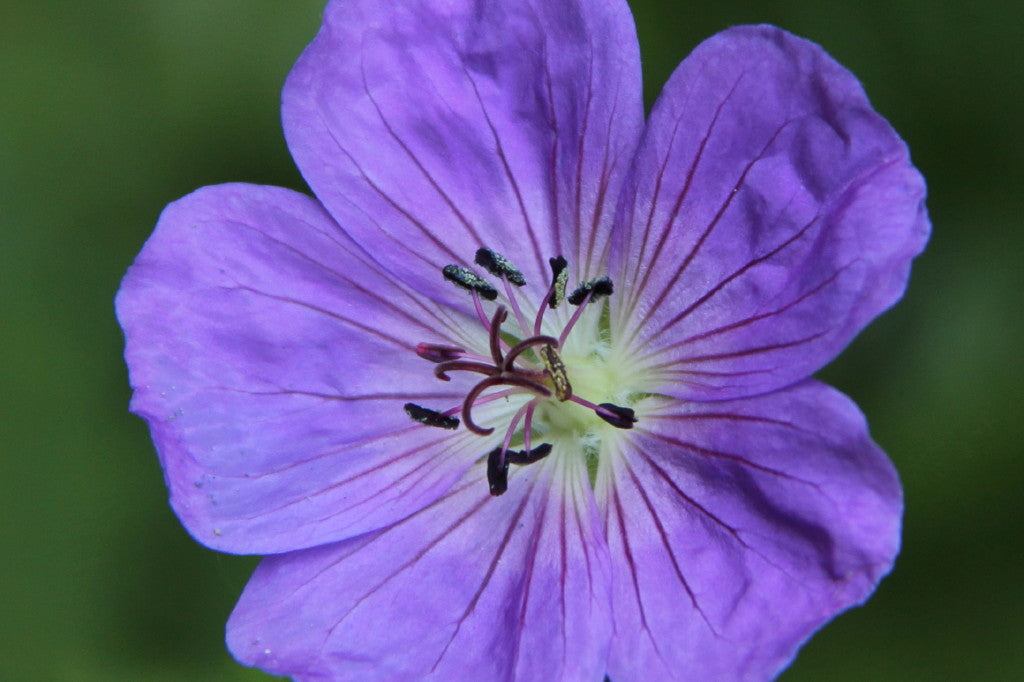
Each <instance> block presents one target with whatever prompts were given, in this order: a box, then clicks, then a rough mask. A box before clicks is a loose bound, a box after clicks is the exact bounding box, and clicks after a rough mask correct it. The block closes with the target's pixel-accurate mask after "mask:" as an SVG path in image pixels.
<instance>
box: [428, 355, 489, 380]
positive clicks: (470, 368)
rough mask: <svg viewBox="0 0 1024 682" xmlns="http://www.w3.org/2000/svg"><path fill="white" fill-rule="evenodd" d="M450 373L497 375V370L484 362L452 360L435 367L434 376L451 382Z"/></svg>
mask: <svg viewBox="0 0 1024 682" xmlns="http://www.w3.org/2000/svg"><path fill="white" fill-rule="evenodd" d="M448 372H477V373H479V374H489V375H493V374H497V373H498V370H497V368H495V367H493V366H492V365H486V364H484V363H482V362H469V361H468V360H450V361H448V362H442V363H439V364H438V365H437V366H436V367H434V376H436V377H437V378H438V379H440V380H441V381H451V377H450V376H448Z"/></svg>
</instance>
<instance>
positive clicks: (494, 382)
mask: <svg viewBox="0 0 1024 682" xmlns="http://www.w3.org/2000/svg"><path fill="white" fill-rule="evenodd" d="M492 386H518V387H520V388H525V389H527V390H529V391H533V392H534V393H536V394H538V395H540V396H543V397H545V398H547V397H549V396H550V395H551V391H549V390H548V388H547V387H546V386H544V385H543V384H538V383H537V382H535V381H530V380H529V379H524V378H522V377H519V376H496V377H488V378H487V379H484V380H483V381H481V382H480V383H478V384H477V385H476V386H474V387H473V388H472V389H470V391H469V393H468V394H467V395H466V400H465V401H464V402H463V403H462V421H464V422H465V423H466V428H467V429H469V430H470V431H472V432H473V433H475V434H477V435H480V436H487V435H490V434H491V433H493V432H494V429H493V428H490V427H488V428H483V427H481V426H477V424H476V422H474V421H473V415H472V409H473V403H475V402H476V399H477V398H478V397H479V396H480V394H481V393H483V392H484V391H486V390H487V389H489V388H490V387H492Z"/></svg>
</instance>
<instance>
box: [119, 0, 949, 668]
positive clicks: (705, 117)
mask: <svg viewBox="0 0 1024 682" xmlns="http://www.w3.org/2000/svg"><path fill="white" fill-rule="evenodd" d="M283 120H284V129H285V134H286V137H287V140H288V144H289V147H290V149H291V152H292V154H293V156H294V157H295V160H296V163H297V164H298V166H299V168H300V169H301V171H302V173H303V175H304V177H305V178H306V180H307V181H308V183H309V185H310V187H311V188H312V190H313V192H314V193H315V197H316V198H310V197H308V196H305V195H302V194H299V193H296V192H293V191H290V190H287V189H280V188H275V187H259V186H254V185H246V184H233V185H221V186H215V187H207V188H204V189H201V190H198V191H197V192H195V193H193V194H191V195H189V196H187V197H185V198H183V199H181V200H179V201H177V202H175V203H173V204H171V205H170V206H168V207H167V209H166V210H165V211H164V213H163V214H162V216H161V217H160V221H159V224H158V225H157V228H156V231H155V232H154V234H153V235H152V237H151V238H150V239H149V241H148V242H147V243H146V245H145V247H144V248H143V250H142V253H141V254H140V255H139V256H138V259H137V260H136V262H135V264H134V265H133V266H132V267H131V269H130V270H129V272H128V274H127V276H126V277H125V280H124V283H123V285H122V288H121V291H120V293H119V295H118V299H117V311H118V316H119V318H120V320H121V323H122V325H123V327H124V329H125V335H126V338H127V350H126V356H127V362H128V365H129V368H130V371H131V382H132V386H133V387H134V389H135V394H134V398H133V401H132V409H133V411H135V412H136V413H138V414H139V415H141V416H143V417H144V418H145V419H146V420H147V421H148V423H149V426H150V429H151V430H152V434H153V439H154V442H155V444H156V449H157V452H158V453H159V455H160V459H161V463H162V465H163V468H164V471H165V475H166V479H167V484H168V487H169V489H170V496H171V504H172V505H173V507H174V509H175V511H176V512H177V514H178V516H179V517H180V518H181V520H182V523H183V524H184V525H185V527H186V528H187V529H188V530H189V532H190V533H192V534H193V535H194V537H195V538H196V539H197V540H198V541H200V542H202V543H204V544H206V545H208V546H209V547H212V548H214V549H218V550H222V551H226V552H236V553H253V554H261V555H269V556H268V557H267V558H266V559H264V561H263V563H262V564H261V565H260V566H259V568H258V569H257V570H256V572H255V574H254V575H253V577H252V579H251V581H250V583H249V585H248V586H247V587H246V589H245V592H244V594H243V595H242V597H241V600H240V601H239V603H238V606H237V607H236V609H235V611H234V613H233V614H232V616H231V619H230V621H229V623H228V644H229V647H230V649H231V651H232V652H233V653H234V655H235V656H236V657H237V658H238V660H240V661H241V662H243V663H246V664H248V665H254V666H258V667H260V668H263V669H264V670H267V671H269V672H272V673H278V674H284V675H290V676H292V677H294V678H295V679H298V680H314V679H316V680H321V679H324V680H326V679H331V680H356V679H358V680H374V679H379V680H421V679H437V680H530V681H532V680H590V681H599V680H601V679H602V678H603V676H604V675H605V674H608V675H609V676H610V677H611V679H612V680H614V682H628V681H629V680H673V679H674V680H683V679H685V680H694V679H697V680H705V679H707V680H727V679H761V678H767V677H770V676H772V675H774V674H776V673H777V672H778V671H779V670H780V669H782V667H784V666H785V665H786V664H787V663H788V662H789V661H790V660H791V658H792V657H793V656H794V654H795V651H796V650H797V648H798V647H799V646H800V644H801V643H802V642H803V641H805V640H806V639H807V637H808V636H809V635H810V634H811V633H812V632H813V631H814V630H815V629H817V628H818V627H819V626H821V625H822V624H823V623H824V622H825V621H827V620H828V619H830V618H831V617H833V616H834V615H835V614H836V613H838V612H840V611H842V610H843V609H845V608H847V607H849V606H851V605H854V604H857V603H860V602H861V601H863V600H864V599H865V598H866V597H867V596H868V595H869V594H870V593H871V591H872V590H873V589H874V587H875V585H876V584H877V582H878V580H879V579H880V578H881V576H882V575H883V574H885V573H886V572H887V571H888V570H889V569H890V567H891V565H892V562H893V559H894V557H895V555H896V553H897V550H898V546H899V527H900V517H901V505H902V503H901V492H900V487H899V483H898V480H897V477H896V473H895V471H894V469H893V467H892V465H891V464H890V462H889V461H888V459H887V458H886V457H885V455H884V454H883V453H882V452H881V451H880V450H879V448H878V447H877V446H876V445H875V444H874V443H873V442H872V441H871V439H870V437H869V435H868V431H867V427H866V425H865V422H864V419H863V417H862V416H861V414H860V412H859V411H858V409H857V408H856V406H855V405H853V404H852V403H851V401H850V400H848V399H847V398H845V397H844V396H842V395H840V394H839V393H838V392H836V391H835V390H833V389H831V388H828V387H827V386H824V385H822V384H820V383H818V382H816V381H815V380H813V379H811V378H809V377H810V376H811V374H812V373H813V372H815V371H816V370H817V369H819V368H820V367H822V366H823V365H824V364H825V363H827V362H828V361H829V360H830V359H831V358H833V357H834V356H835V355H836V354H837V353H838V352H839V351H840V349H842V348H843V347H844V346H845V345H846V344H847V343H848V342H849V341H850V339H851V338H852V337H853V336H854V335H855V334H856V333H857V331H859V330H860V329H861V328H862V327H864V325H866V324H867V323H868V322H869V321H870V320H871V319H872V318H873V317H875V316H876V315H877V314H879V313H880V312H881V311H883V310H884V309H886V308H887V307H889V306H890V305H892V304H893V303H894V302H895V301H896V300H897V299H898V298H899V297H900V296H901V295H902V293H903V291H904V288H905V286H906V282H907V277H908V273H909V267H910V261H911V259H912V258H913V257H914V256H915V255H916V254H918V253H919V252H920V251H921V250H922V248H923V246H924V243H925V240H926V238H927V234H928V230H929V226H928V221H927V218H926V215H925V210H924V206H923V198H924V184H923V181H922V179H921V176H920V175H919V174H918V172H917V171H916V170H915V169H914V168H913V167H912V166H911V164H910V161H909V158H908V153H907V149H906V147H905V145H904V144H903V142H902V141H901V140H900V138H899V137H898V136H897V135H896V133H895V132H894V131H893V130H892V129H891V128H890V126H889V125H888V124H887V123H886V122H885V121H884V120H883V119H882V118H881V117H880V116H879V115H878V114H876V113H875V112H874V111H873V110H872V109H871V107H870V105H869V104H868V101H867V99H866V97H865V95H864V93H863V91H862V89H861V87H860V85H859V84H858V82H857V80H856V79H855V78H854V77H853V76H852V75H851V74H850V73H848V72H847V71H846V70H844V69H843V68H842V67H841V66H839V65H838V64H837V63H836V62H834V61H833V60H832V59H831V58H830V57H829V56H828V55H826V54H825V53H824V52H823V51H822V50H821V48H819V47H818V46H817V45H814V44H812V43H809V42H807V41H805V40H802V39H800V38H797V37H794V36H792V35H790V34H787V33H785V32H783V31H781V30H779V29H776V28H772V27H768V26H756V27H741V28H734V29H730V30H728V31H725V32H723V33H721V34H719V35H716V36H714V37H712V38H711V39H709V40H708V41H706V42H704V43H703V44H701V45H700V46H699V47H697V49H696V50H695V51H694V52H693V53H692V54H691V55H690V56H689V57H688V58H687V59H686V60H685V61H684V62H683V63H682V64H681V65H680V66H679V68H678V69H677V71H676V72H675V74H674V75H673V76H672V78H671V79H670V80H669V82H668V83H667V85H666V86H665V89H664V92H663V93H662V95H661V97H660V98H659V99H658V101H657V104H656V105H655V107H654V109H653V111H652V112H651V115H650V118H649V119H648V120H647V121H646V122H645V121H644V118H643V110H642V103H641V92H640V59H639V52H638V46H637V39H636V35H635V31H634V27H633V24H632V19H631V16H630V14H629V10H628V8H627V6H626V3H625V2H622V1H621V0H589V1H582V0H544V2H540V1H536V0H502V1H500V2H498V1H495V2H486V3H481V2H472V1H470V0H415V1H414V0H401V1H399V0H396V1H393V2H386V3H382V2H379V0H344V1H343V0H338V1H335V2H330V3H329V4H328V6H327V9H326V13H325V16H324V25H323V28H322V29H321V31H320V33H319V35H318V36H317V37H316V39H315V40H314V41H313V43H312V44H311V45H310V46H309V48H308V49H307V50H306V51H305V53H304V54H303V55H302V57H301V58H300V59H299V62H298V63H297V64H296V66H295V68H294V70H293V71H292V73H291V75H290V76H289V78H288V81H287V84H286V85H285V88H284V94H283Z"/></svg>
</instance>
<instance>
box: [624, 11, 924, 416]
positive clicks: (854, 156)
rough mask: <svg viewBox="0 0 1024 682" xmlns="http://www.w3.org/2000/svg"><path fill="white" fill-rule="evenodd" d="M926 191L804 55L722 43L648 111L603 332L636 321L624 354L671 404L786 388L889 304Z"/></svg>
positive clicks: (740, 36)
mask: <svg viewBox="0 0 1024 682" xmlns="http://www.w3.org/2000/svg"><path fill="white" fill-rule="evenodd" d="M924 194H925V188H924V182H923V180H922V178H921V176H920V174H919V173H918V172H917V170H916V169H915V168H914V167H913V166H912V165H911V164H910V160H909V156H908V152H907V149H906V146H905V145H904V143H903V141H902V140H901V139H900V138H899V136H897V134H896V133H895V132H894V131H893V130H892V128H891V127H890V126H889V124H888V123H886V121H885V120H884V119H882V118H881V117H880V116H879V115H878V114H877V113H875V112H874V111H873V110H872V109H871V106H870V104H869V102H868V100H867V98H866V96H865V95H864V92H863V90H862V89H861V86H860V84H859V83H858V82H857V80H856V78H854V76H853V75H852V74H850V73H849V72H848V71H847V70H846V69H844V68H843V67H842V66H840V65H839V64H837V63H836V62H835V61H834V60H832V58H831V57H829V56H828V55H827V54H826V53H825V52H824V51H823V50H822V49H821V48H820V47H819V46H817V45H815V44H814V43H811V42H808V41H806V40H803V39H801V38H797V37H795V36H793V35H790V34H788V33H786V32H785V31H782V30H780V29H777V28H774V27H767V26H747V27H740V28H734V29H729V30H727V31H724V32H722V33H720V34H718V35H716V36H714V37H712V38H710V39H709V40H707V41H705V42H704V43H702V44H701V45H700V46H698V47H697V49H695V50H694V51H693V53H692V54H691V55H690V56H689V57H687V59H686V60H684V61H683V63H682V64H681V65H680V66H679V68H678V69H677V70H676V72H675V73H674V74H673V76H672V78H671V79H670V80H669V82H668V84H667V85H666V86H665V89H664V92H663V93H662V95H661V97H660V98H659V99H658V102H657V104H656V105H655V107H654V110H653V112H652V114H651V118H650V121H649V122H648V126H647V129H646V131H645V136H644V140H643V142H642V144H641V147H640V150H639V152H638V157H637V161H636V166H635V169H634V172H633V174H632V175H631V177H630V180H629V182H628V183H627V187H626V191H625V196H624V201H623V203H622V205H621V210H620V215H619V217H618V218H619V222H620V224H621V226H622V227H623V231H622V232H620V233H617V237H616V238H617V242H616V248H614V249H613V251H612V254H613V259H615V261H616V262H614V263H613V266H612V272H613V273H616V272H617V273H619V274H618V276H617V277H615V282H616V285H617V288H618V289H619V290H620V291H622V292H623V293H622V294H621V295H619V296H616V297H612V305H613V306H615V307H616V313H615V315H616V318H617V319H616V320H615V321H614V322H613V326H615V327H618V328H620V329H621V328H626V327H627V320H629V319H633V320H638V319H642V320H644V324H643V325H642V326H634V329H635V330H636V339H637V343H636V346H637V348H638V353H639V354H640V355H647V356H648V358H647V360H646V362H647V363H648V364H649V365H652V366H655V367H657V368H658V370H659V371H660V372H661V373H662V375H663V378H664V379H665V387H664V388H663V389H662V391H663V392H665V393H668V394H671V395H675V396H677V397H683V398H689V399H698V400H699V399H708V398H712V399H723V398H730V397H742V396H744V395H753V394H756V393H763V392H765V391H768V390H773V389H776V388H780V387H782V386H786V385H788V384H791V383H792V382H794V381H797V380H800V379H802V378H804V377H807V376H809V375H810V374H812V373H813V372H814V371H816V370H817V369H819V368H820V367H821V366H822V365H824V364H825V363H826V362H828V361H829V360H831V359H832V358H833V357H834V356H835V355H836V354H837V353H838V352H839V351H840V350H841V349H842V348H843V347H844V346H845V345H846V344H847V343H848V342H849V341H850V339H851V338H852V337H853V335H854V334H856V333H857V332H858V331H859V330H860V329H861V328H862V327H864V325H866V324H867V323H868V322H869V321H870V320H871V319H872V318H874V317H875V316H876V315H878V314H879V313H880V312H881V311H883V310H884V309H886V308H888V307H889V306H890V305H892V304H893V303H894V302H895V301H896V300H897V299H899V297H900V296H901V295H902V294H903V290H904V288H905V287H906V282H907V277H908V275H909V271H910V261H911V259H912V258H913V257H914V256H915V255H917V254H918V253H920V251H921V250H922V249H923V248H924V243H925V241H926V239H927V236H928V232H929V223H928V219H927V216H926V214H925V209H924V204H923V201H924ZM629 331H630V332H632V331H633V329H630V330H629Z"/></svg>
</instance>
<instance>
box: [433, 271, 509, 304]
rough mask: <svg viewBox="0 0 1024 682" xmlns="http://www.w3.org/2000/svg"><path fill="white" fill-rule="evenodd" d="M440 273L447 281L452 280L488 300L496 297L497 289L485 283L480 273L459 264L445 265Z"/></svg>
mask: <svg viewBox="0 0 1024 682" xmlns="http://www.w3.org/2000/svg"><path fill="white" fill-rule="evenodd" d="M441 274H442V275H444V278H445V279H446V280H448V281H449V282H453V283H454V284H457V285H458V286H460V287H462V288H463V289H466V290H468V291H475V292H476V293H478V294H480V296H482V297H483V298H486V299H487V300H488V301H493V300H494V299H496V298H498V290H497V289H495V288H494V287H492V286H491V285H490V284H488V283H487V280H485V279H484V278H483V277H481V276H480V275H478V274H476V273H475V272H473V271H472V270H470V269H468V268H464V267H462V266H461V265H446V266H444V267H443V268H442V269H441Z"/></svg>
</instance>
